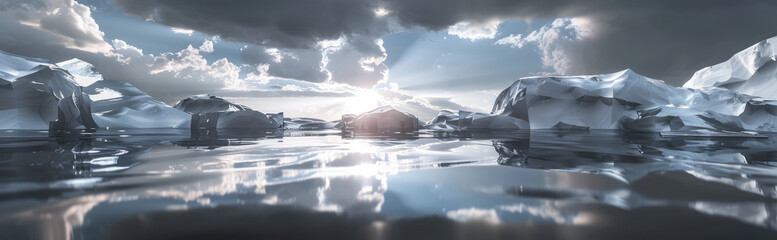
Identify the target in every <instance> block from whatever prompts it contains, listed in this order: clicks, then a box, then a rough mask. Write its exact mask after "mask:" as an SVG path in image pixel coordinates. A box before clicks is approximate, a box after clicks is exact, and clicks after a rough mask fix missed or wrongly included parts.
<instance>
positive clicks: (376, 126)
mask: <svg viewBox="0 0 777 240" xmlns="http://www.w3.org/2000/svg"><path fill="white" fill-rule="evenodd" d="M341 126H342V128H343V130H345V131H351V132H355V133H396V132H399V133H407V132H414V131H418V129H419V126H420V124H419V122H418V118H416V117H415V116H413V115H412V114H409V113H405V112H401V111H398V110H396V109H394V108H392V107H390V106H383V107H379V108H376V109H374V110H372V111H368V112H365V113H362V114H361V115H359V116H355V115H351V114H346V115H343V117H342V124H341Z"/></svg>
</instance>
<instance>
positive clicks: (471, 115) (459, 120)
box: [424, 110, 529, 131]
mask: <svg viewBox="0 0 777 240" xmlns="http://www.w3.org/2000/svg"><path fill="white" fill-rule="evenodd" d="M424 128H426V129H431V130H436V131H455V130H478V129H481V130H521V129H529V122H528V121H525V120H522V119H518V118H514V117H511V116H508V115H495V114H488V113H477V112H468V111H459V112H458V113H453V112H451V111H448V110H443V111H440V113H439V114H438V115H437V116H436V117H434V118H433V119H432V120H431V121H429V122H427V123H426V125H425V126H424Z"/></svg>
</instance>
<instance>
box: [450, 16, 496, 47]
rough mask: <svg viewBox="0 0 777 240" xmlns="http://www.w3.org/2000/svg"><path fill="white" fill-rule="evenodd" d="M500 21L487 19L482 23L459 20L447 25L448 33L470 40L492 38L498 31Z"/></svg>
mask: <svg viewBox="0 0 777 240" xmlns="http://www.w3.org/2000/svg"><path fill="white" fill-rule="evenodd" d="M499 24H501V22H500V21H496V20H493V21H488V22H483V23H472V22H460V23H457V24H455V25H453V26H450V27H448V34H450V35H453V36H457V37H459V38H462V39H469V40H470V41H473V42H474V41H475V40H480V39H494V37H496V34H497V32H498V31H499Z"/></svg>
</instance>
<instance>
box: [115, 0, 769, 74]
mask: <svg viewBox="0 0 777 240" xmlns="http://www.w3.org/2000/svg"><path fill="white" fill-rule="evenodd" d="M115 3H116V5H117V6H119V7H120V8H122V9H124V11H126V12H128V13H130V14H133V15H137V16H140V17H143V18H152V19H154V20H155V21H157V22H159V23H162V24H166V25H169V26H174V27H182V28H191V29H195V30H197V31H201V32H205V33H209V34H215V35H220V36H223V37H225V38H230V39H236V40H240V41H245V42H251V43H259V44H261V43H266V44H270V45H277V46H281V47H309V46H312V45H313V44H315V42H316V41H317V40H321V39H336V38H337V37H338V36H340V35H351V34H362V35H369V36H376V37H379V36H380V34H381V33H385V31H386V24H385V22H384V21H381V19H380V18H377V17H376V16H375V14H374V9H376V8H378V7H383V8H385V9H388V10H389V11H390V12H391V13H390V15H391V16H394V17H396V18H397V19H398V21H399V22H400V23H401V24H402V25H404V26H408V27H418V26H420V27H423V28H427V29H430V30H442V29H445V28H447V27H449V26H451V25H453V24H456V23H458V22H462V21H470V22H485V21H490V20H495V19H496V20H508V19H526V20H531V19H540V18H542V19H548V18H549V19H553V18H571V17H579V18H584V19H586V20H588V21H589V22H590V23H591V27H593V28H594V29H595V30H596V31H595V35H594V36H591V37H590V38H588V39H586V40H585V41H581V42H579V43H576V45H574V46H571V47H569V48H568V49H565V50H566V53H567V58H569V68H568V71H566V73H569V74H589V73H604V72H613V71H617V70H621V69H624V68H632V69H634V70H635V71H637V72H640V73H642V74H645V75H647V76H650V77H654V78H659V79H665V80H668V81H670V82H672V83H674V84H681V83H682V82H683V81H685V80H686V79H688V78H689V77H690V75H691V74H692V73H693V72H694V71H695V70H698V69H700V68H702V67H704V66H707V65H711V64H714V63H716V62H720V61H723V60H725V59H726V58H728V57H730V56H731V55H732V54H733V53H735V52H737V51H739V50H741V49H744V48H746V47H747V46H749V45H752V44H754V43H756V42H758V41H760V40H763V39H766V38H768V37H772V36H774V35H777V27H775V26H774V23H775V22H777V14H774V13H775V12H777V1H773V0H744V1H728V0H687V1H675V0H653V1H623V0H617V1H616V0H592V1H574V0H555V1H548V0H527V1H515V0H366V1H365V0H300V1H235V0H233V1H204V0H199V1H184V0H174V1H169V0H168V1H163V0H116V1H115Z"/></svg>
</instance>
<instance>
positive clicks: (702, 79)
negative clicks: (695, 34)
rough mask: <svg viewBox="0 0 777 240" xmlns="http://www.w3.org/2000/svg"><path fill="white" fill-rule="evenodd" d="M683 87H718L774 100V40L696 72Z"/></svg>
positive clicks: (776, 70)
mask: <svg viewBox="0 0 777 240" xmlns="http://www.w3.org/2000/svg"><path fill="white" fill-rule="evenodd" d="M683 87H686V88H705V87H721V88H726V89H730V90H732V91H735V92H737V93H742V94H748V95H753V96H760V97H764V98H768V99H777V37H772V38H769V39H766V40H764V41H761V42H759V43H756V44H755V45H753V46H750V47H749V48H747V49H745V50H742V51H740V52H738V53H736V54H735V55H734V56H732V57H731V58H730V59H728V60H726V61H725V62H722V63H719V64H716V65H713V66H709V67H706V68H703V69H701V70H699V71H697V72H696V73H695V74H694V75H693V77H691V79H690V80H688V82H686V83H685V84H684V85H683Z"/></svg>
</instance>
